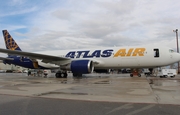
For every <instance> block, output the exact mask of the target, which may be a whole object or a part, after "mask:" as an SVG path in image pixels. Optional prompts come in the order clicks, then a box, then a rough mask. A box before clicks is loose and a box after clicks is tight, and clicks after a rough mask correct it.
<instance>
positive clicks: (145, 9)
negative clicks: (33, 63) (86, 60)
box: [0, 0, 180, 51]
mask: <svg viewBox="0 0 180 115" xmlns="http://www.w3.org/2000/svg"><path fill="white" fill-rule="evenodd" d="M1 2H2V1H1ZM179 6H180V1H179V0H173V1H170V0H91V1H89V0H43V1H42V0H5V1H3V2H2V3H1V4H0V30H3V29H7V30H8V31H9V32H10V34H11V35H12V36H13V38H14V39H15V40H16V41H17V42H18V44H19V46H20V47H21V49H22V50H24V51H43V50H61V49H76V48H91V47H99V46H102V47H103V46H107V47H111V46H131V45H133V46H136V45H152V44H153V45H157V46H159V45H164V46H169V47H172V48H174V49H176V39H175V33H173V29H180V21H179V19H180V15H179V12H180V8H179ZM179 31H180V30H179ZM0 39H1V40H3V36H2V35H1V37H0ZM0 47H1V48H5V46H4V41H3V42H1V43H0Z"/></svg>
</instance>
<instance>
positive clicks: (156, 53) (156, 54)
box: [154, 49, 160, 58]
mask: <svg viewBox="0 0 180 115" xmlns="http://www.w3.org/2000/svg"><path fill="white" fill-rule="evenodd" d="M154 57H155V58H159V57H160V53H159V49H154Z"/></svg>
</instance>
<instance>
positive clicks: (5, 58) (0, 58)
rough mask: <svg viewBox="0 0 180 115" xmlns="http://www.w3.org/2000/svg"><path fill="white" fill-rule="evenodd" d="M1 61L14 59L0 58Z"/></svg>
mask: <svg viewBox="0 0 180 115" xmlns="http://www.w3.org/2000/svg"><path fill="white" fill-rule="evenodd" d="M0 60H14V59H13V58H5V57H0Z"/></svg>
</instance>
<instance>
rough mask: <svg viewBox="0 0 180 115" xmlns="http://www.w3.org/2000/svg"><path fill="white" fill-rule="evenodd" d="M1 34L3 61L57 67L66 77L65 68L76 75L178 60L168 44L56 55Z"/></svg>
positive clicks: (62, 75)
mask: <svg viewBox="0 0 180 115" xmlns="http://www.w3.org/2000/svg"><path fill="white" fill-rule="evenodd" d="M3 35H4V39H5V44H6V48H7V49H3V48H0V52H2V53H6V54H8V57H6V58H4V57H0V59H2V60H4V63H8V64H14V65H19V66H23V67H27V68H33V69H38V68H39V69H41V68H42V69H52V68H59V69H60V71H58V72H57V73H56V77H57V78H60V77H64V78H66V77H67V75H68V74H67V71H71V72H72V73H73V76H74V77H77V76H82V74H88V73H92V72H93V70H96V69H100V70H101V69H110V68H111V69H120V68H155V67H161V66H167V65H170V64H173V63H175V62H178V61H180V54H179V53H177V52H174V50H173V49H172V48H169V47H163V46H153V45H152V46H137V47H108V48H107V47H105V48H89V49H72V50H60V51H57V52H56V54H57V55H51V54H43V53H32V52H25V51H22V50H21V49H20V47H19V46H18V45H17V43H16V42H15V41H14V39H13V38H12V37H11V35H10V34H9V33H8V31H7V30H3ZM131 76H132V74H131Z"/></svg>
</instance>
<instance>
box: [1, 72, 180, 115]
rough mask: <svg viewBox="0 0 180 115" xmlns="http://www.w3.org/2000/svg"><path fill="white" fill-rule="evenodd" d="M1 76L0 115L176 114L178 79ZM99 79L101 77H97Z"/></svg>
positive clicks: (179, 102)
mask: <svg viewBox="0 0 180 115" xmlns="http://www.w3.org/2000/svg"><path fill="white" fill-rule="evenodd" d="M52 76H53V75H51V76H49V77H48V78H43V77H34V76H27V75H26V74H24V73H0V98H1V100H0V114H11V115H12V113H14V114H17V115H19V114H27V115H29V114H38V115H41V114H43V115H46V114H47V115H49V114H50V113H51V114H61V113H62V114H68V115H69V114H73V115H85V114H87V115H92V114H97V115H100V114H103V115H104V114H118V115H119V114H123V115H125V114H127V115H134V114H135V115H136V114H137V115H139V114H147V115H148V114H149V115H150V114H158V115H161V114H162V115H166V114H173V115H176V114H177V115H179V114H178V113H180V76H179V75H178V76H176V77H175V78H158V77H147V78H146V77H145V76H142V77H140V78H139V77H133V78H131V77H129V75H128V74H91V75H86V76H85V77H83V78H82V79H76V78H73V77H72V76H71V74H70V75H69V77H68V78H67V79H57V78H54V77H52ZM100 76H101V77H100Z"/></svg>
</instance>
